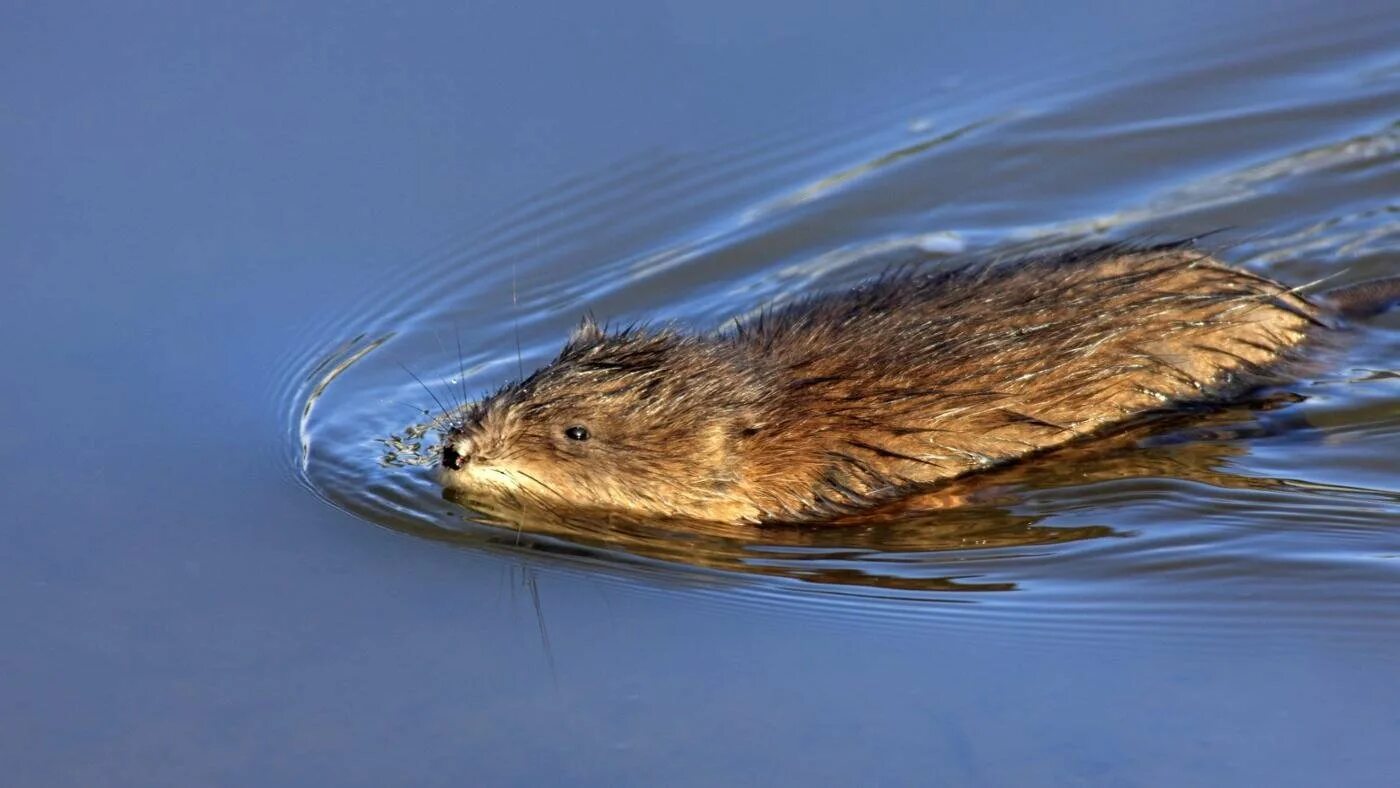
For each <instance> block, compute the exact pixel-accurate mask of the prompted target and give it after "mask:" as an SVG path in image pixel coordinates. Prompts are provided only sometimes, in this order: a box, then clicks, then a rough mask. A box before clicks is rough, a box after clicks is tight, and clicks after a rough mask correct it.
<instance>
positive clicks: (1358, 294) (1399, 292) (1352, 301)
mask: <svg viewBox="0 0 1400 788" xmlns="http://www.w3.org/2000/svg"><path fill="white" fill-rule="evenodd" d="M1322 297H1323V298H1324V299H1326V300H1327V302H1328V303H1330V304H1331V305H1332V306H1333V307H1335V308H1336V309H1337V311H1338V312H1340V313H1342V314H1343V315H1345V316H1346V317H1349V318H1354V319H1360V318H1367V317H1372V316H1375V315H1379V314H1380V313H1382V312H1385V311H1386V310H1388V309H1390V308H1391V307H1393V306H1395V305H1396V304H1400V276H1390V277H1386V278H1384V279H1368V280H1366V281H1365V282H1357V283H1356V284H1354V285H1346V286H1344V287H1339V288H1337V289H1335V290H1329V291H1327V292H1326V293H1324V294H1323V296H1322Z"/></svg>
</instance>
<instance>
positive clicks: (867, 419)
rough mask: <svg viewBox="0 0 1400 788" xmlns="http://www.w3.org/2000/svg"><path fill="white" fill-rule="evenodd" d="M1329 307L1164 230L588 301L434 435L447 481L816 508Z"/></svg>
mask: <svg viewBox="0 0 1400 788" xmlns="http://www.w3.org/2000/svg"><path fill="white" fill-rule="evenodd" d="M1327 314H1328V313H1327V312H1326V311H1325V310H1323V309H1322V308H1320V307H1318V306H1317V305H1315V304H1313V303H1312V302H1310V301H1308V300H1307V299H1305V298H1303V297H1301V296H1300V295H1298V294H1297V293H1295V292H1293V291H1292V290H1290V289H1289V288H1286V287H1284V286H1282V285H1280V284H1278V283H1275V282H1272V281H1270V280H1268V279H1265V278H1262V277H1259V276H1256V275H1254V274H1251V273H1248V272H1244V271H1240V270H1237V269H1233V268H1229V267H1226V266H1223V265H1221V264H1219V263H1217V262H1215V261H1214V260H1212V259H1211V258H1210V257H1209V256H1208V255H1207V254H1205V253H1203V252H1200V251H1197V250H1195V249H1193V248H1190V247H1189V246H1186V245H1169V246H1161V247H1155V248H1132V247H1123V246H1111V247H1100V248H1095V249H1089V250H1080V251H1076V252H1071V253H1068V254H1058V255H1054V256H1049V257H1042V258H1036V259H1030V260H1020V261H1015V262H1004V263H974V264H970V265H965V266H962V267H959V268H956V269H954V270H949V271H944V272H937V273H919V272H910V271H905V272H894V273H890V274H887V275H885V276H883V277H880V278H878V279H876V280H873V281H871V282H868V283H866V284H863V285H861V286H859V287H857V288H855V289H853V290H850V291H846V292H842V293H833V294H828V295H820V296H816V297H813V298H809V299H806V300H803V301H801V302H798V303H795V304H791V305H788V306H784V307H781V308H778V309H774V310H771V311H766V312H763V313H761V314H759V315H758V316H756V317H754V318H751V319H748V320H744V321H738V322H735V323H732V324H730V326H729V327H728V328H726V329H723V330H720V331H718V332H715V333H711V334H706V335H689V334H684V333H681V332H679V331H676V330H674V329H661V330H651V329H645V328H632V329H628V330H623V331H618V332H614V333H608V332H606V331H604V330H603V329H601V328H599V327H598V326H597V325H596V324H594V323H592V322H591V321H587V322H585V324H584V325H583V326H582V327H581V328H580V329H579V330H578V331H577V332H576V333H575V335H574V336H573V337H572V338H571V340H570V342H569V343H568V345H567V346H566V347H565V348H564V350H563V351H562V352H561V353H560V355H559V357H558V358H557V359H556V360H555V361H554V362H552V363H551V364H550V365H548V366H546V367H544V368H543V369H541V370H539V371H537V372H535V373H534V374H533V375H531V376H529V377H528V378H526V379H525V380H524V381H522V382H520V383H518V384H512V385H508V386H506V387H505V388H503V389H501V390H500V391H499V392H497V393H496V394H494V395H493V396H491V397H488V398H486V399H485V400H483V401H482V402H479V403H477V404H475V405H473V406H471V407H470V408H468V409H467V410H466V411H465V412H464V414H463V418H462V421H461V423H460V424H459V425H457V426H456V427H455V428H454V429H453V430H452V432H451V434H450V435H449V436H448V443H449V445H451V446H452V447H455V450H456V451H459V452H460V454H461V455H462V456H463V457H467V458H469V461H467V462H466V463H465V465H464V467H463V468H462V469H450V468H444V469H443V474H442V479H443V483H444V485H445V486H447V487H449V488H454V489H464V490H469V491H470V492H471V493H472V494H474V495H477V494H479V495H486V496H500V497H504V498H509V499H511V500H516V501H522V502H531V503H536V504H540V505H544V506H550V507H555V506H568V505H571V504H577V505H587V506H598V507H604V508H613V509H617V510H622V511H627V512H630V513H634V514H635V513H642V514H648V515H654V516H681V517H692V518H699V519H708V520H717V521H728V522H817V521H822V520H827V519H831V518H833V517H837V516H840V515H843V514H849V513H851V512H853V511H858V510H861V509H864V508H867V507H869V506H872V505H875V504H879V503H881V502H885V501H889V500H891V499H894V498H898V497H900V496H904V495H907V494H909V493H910V492H913V491H916V490H921V489H927V488H929V487H930V486H933V485H936V484H938V483H940V482H944V481H946V480H948V479H952V478H956V477H959V476H964V475H966V474H969V473H972V472H975V471H979V470H983V469H987V468H991V467H994V466H998V465H1002V464H1005V463H1007V462H1010V461H1014V460H1017V459H1020V458H1024V457H1026V456H1027V455H1030V454H1034V453H1038V452H1042V451H1045V450H1048V449H1052V448H1055V447H1057V446H1061V445H1063V444H1066V443H1068V442H1070V441H1074V440H1077V439H1080V438H1083V437H1085V436H1089V435H1095V434H1098V433H1102V432H1105V431H1108V430H1111V429H1114V428H1116V427H1121V426H1122V425H1124V424H1128V423H1131V422H1133V421H1134V420H1137V419H1140V418H1142V417H1143V416H1144V415H1147V414H1151V413H1154V412H1160V411H1163V410H1170V409H1172V408H1174V407H1177V406H1180V405H1182V404H1185V403H1195V402H1210V401H1224V400H1228V399H1232V398H1237V397H1239V396H1241V395H1242V394H1244V393H1245V392H1247V391H1249V390H1251V389H1254V388H1256V387H1258V386H1260V385H1265V384H1269V383H1275V382H1278V381H1280V380H1282V379H1283V378H1284V377H1285V376H1286V375H1287V372H1288V368H1289V366H1290V362H1291V361H1292V360H1294V359H1296V358H1297V356H1298V352H1297V351H1298V350H1299V348H1300V347H1301V346H1302V345H1303V344H1304V343H1305V342H1306V341H1307V340H1308V339H1309V337H1311V336H1315V335H1317V334H1319V333H1320V329H1324V328H1326V326H1327V323H1328V318H1327ZM574 425H582V426H586V427H587V428H588V430H589V431H590V433H591V435H592V437H591V438H590V439H589V440H587V441H582V442H580V441H572V440H570V439H568V438H567V437H565V436H564V434H563V431H564V430H565V429H567V428H568V427H570V426H574Z"/></svg>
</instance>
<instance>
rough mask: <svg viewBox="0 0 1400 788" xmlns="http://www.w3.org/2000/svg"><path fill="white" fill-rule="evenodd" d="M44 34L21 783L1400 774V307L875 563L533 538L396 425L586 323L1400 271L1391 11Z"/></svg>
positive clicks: (23, 600)
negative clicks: (1198, 247)
mask: <svg viewBox="0 0 1400 788" xmlns="http://www.w3.org/2000/svg"><path fill="white" fill-rule="evenodd" d="M5 19H6V23H5V24H4V25H0V30H3V31H4V32H3V33H0V51H3V52H4V53H5V54H4V55H0V58H3V60H0V62H2V63H3V64H4V67H3V68H0V96H3V97H4V104H5V105H6V106H7V107H9V108H10V112H8V113H6V117H5V118H4V119H3V120H0V141H3V145H4V149H5V150H6V151H7V152H8V153H9V155H8V156H6V157H5V161H4V163H3V165H0V166H3V168H4V169H3V173H4V179H3V183H4V184H5V185H4V187H3V188H0V200H3V203H4V204H3V208H4V214H5V215H6V216H7V217H9V220H8V221H7V222H6V223H5V228H6V229H5V232H3V233H0V250H3V252H4V256H5V259H7V260H10V261H11V264H10V265H9V266H8V268H7V269H6V270H7V271H9V273H10V279H11V281H10V286H9V287H8V288H6V289H5V291H4V295H3V296H0V298H3V300H4V301H3V303H4V307H5V308H4V310H3V314H5V315H6V318H7V323H6V325H7V327H8V329H9V330H7V331H6V337H7V350H8V357H9V358H10V361H11V369H12V374H11V375H9V376H7V377H6V380H5V383H4V385H3V386H0V392H2V393H0V402H3V403H4V405H5V412H6V415H7V418H8V421H7V425H8V426H9V427H10V434H11V436H12V438H11V441H10V442H9V444H8V448H7V449H6V450H5V451H4V453H3V454H0V458H2V459H0V462H3V463H4V469H5V471H6V472H7V479H8V482H7V484H5V485H4V486H3V487H0V501H3V502H4V503H5V505H6V510H7V511H8V512H10V515H11V516H10V517H9V518H8V522H9V527H8V528H6V529H5V532H4V533H5V540H6V549H5V550H3V551H0V570H3V576H4V577H5V578H6V582H5V587H6V589H7V592H8V593H6V594H5V597H4V598H5V599H6V602H5V603H4V604H3V605H0V623H3V624H4V625H5V630H6V632H7V633H10V637H8V638H7V639H6V641H7V642H6V645H5V647H4V648H2V649H0V660H3V666H4V669H5V673H6V675H7V681H6V682H4V683H3V685H0V701H3V703H4V708H5V709H6V713H5V714H4V715H3V717H0V720H3V725H4V727H3V729H0V741H3V742H4V744H3V745H0V762H3V763H5V764H6V769H7V772H8V775H9V780H10V781H12V782H14V783H15V784H23V785H70V784H71V785H92V784H116V785H157V784H159V785H186V784H230V785H241V784H249V783H254V784H269V785H277V784H304V783H307V782H314V783H318V784H321V783H324V784H366V785H378V784H384V783H386V782H389V783H403V782H409V783H414V784H438V783H440V784H452V785H459V784H463V783H464V782H473V783H476V782H486V783H493V784H500V783H507V784H514V783H538V782H542V781H543V782H559V781H561V780H568V781H572V782H580V783H586V784H618V783H626V784H656V783H663V782H664V783H667V784H671V783H683V784H684V783H694V784H714V783H718V782H739V783H773V782H797V781H811V782H817V783H831V784H838V783H851V782H856V781H860V782H869V781H885V782H892V783H909V782H915V781H917V782H920V783H925V782H937V783H951V784H974V785H975V784H988V785H1001V784H1008V783H1027V784H1067V783H1068V784H1076V783H1090V784H1101V783H1112V784H1142V785H1159V784H1180V783H1206V784H1221V783H1240V782H1244V783H1248V784H1259V783H1274V784H1298V785H1305V784H1318V783H1323V782H1326V783H1332V782H1347V783H1352V784H1375V785H1382V784H1389V783H1391V782H1392V781H1393V773H1394V767H1395V765H1394V761H1393V759H1392V758H1391V757H1390V756H1389V752H1390V749H1391V748H1392V745H1393V742H1394V741H1395V740H1396V738H1397V736H1400V714H1397V712H1396V711H1395V710H1396V709H1397V708H1400V682H1397V678H1396V677H1397V675H1400V673H1397V665H1396V659H1395V656H1394V655H1395V654H1396V653H1397V651H1396V647H1397V645H1400V637H1397V635H1400V626H1398V625H1400V620H1397V619H1398V618H1400V616H1397V611H1400V592H1397V588H1400V585H1397V580H1400V575H1398V574H1397V563H1396V562H1397V560H1398V559H1400V485H1397V479H1400V476H1397V472H1396V470H1395V464H1394V459H1393V458H1394V457H1396V456H1400V377H1397V374H1396V370H1397V369H1400V316H1397V315H1396V314H1391V315H1388V316H1385V317H1383V318H1380V319H1378V320H1376V321H1374V322H1372V323H1369V324H1367V325H1365V326H1361V327H1358V329H1357V330H1356V332H1355V333H1354V336H1352V337H1351V338H1350V341H1349V342H1348V343H1347V344H1346V346H1345V347H1344V348H1343V349H1342V350H1341V351H1339V352H1338V353H1337V354H1336V355H1335V357H1331V358H1329V359H1327V363H1326V364H1325V365H1323V367H1322V368H1320V369H1319V370H1318V371H1317V372H1316V373H1315V374H1313V375H1311V376H1310V377H1308V378H1307V379H1304V380H1301V381H1299V382H1298V383H1297V384H1295V385H1293V386H1290V387H1288V388H1287V389H1286V390H1284V391H1280V392H1275V396H1274V397H1272V398H1271V399H1270V400H1269V401H1268V403H1265V404H1258V405H1255V406H1252V407H1240V408H1235V409H1230V410H1227V411H1225V412H1222V413H1217V414H1213V415H1211V416H1209V417H1208V418H1204V419H1202V420H1199V421H1194V422H1190V423H1181V424H1178V425H1175V426H1173V427H1172V428H1171V429H1170V430H1167V431H1166V432H1164V433H1162V434H1158V435H1154V436H1152V437H1150V438H1145V439H1143V440H1141V441H1139V442H1138V443H1137V444H1136V445H1135V446H1133V447H1130V448H1128V449H1126V450H1123V451H1114V452H1103V453H1092V452H1091V453H1088V454H1085V455H1082V456H1075V457H1074V458H1073V461H1070V460H1069V459H1062V460H1060V461H1055V462H1049V463H1043V464H1041V465H1039V466H1037V467H1035V468H1031V469H1027V470H1026V471H1024V472H1017V473H1013V474H1010V475H1007V476H1006V477H1004V478H1000V479H998V480H997V483H996V487H995V489H994V494H991V495H988V496H986V497H985V498H984V499H982V500H979V502H978V503H977V504H976V505H974V506H969V507H965V508H963V509H958V510H948V511H946V512H941V513H937V514H935V515H933V516H929V517H926V518H919V519H917V520H914V519H910V520H906V521H900V522H892V523H883V524H877V525H872V526H870V527H865V528H861V529H850V530H843V531H841V532H810V531H808V532H797V533H784V534H777V535H760V536H758V537H755V536H754V535H753V534H736V533H727V532H719V533H708V534H674V533H665V532H660V533H658V532H657V531H654V530H649V529H646V528H641V529H635V528H634V529H632V530H630V531H629V530H627V529H619V528H617V527H615V526H610V525H609V524H606V523H576V524H572V525H571V527H570V530H568V531H567V532H554V533H540V532H537V530H538V529H528V528H527V529H523V530H520V531H517V530H516V529H515V528H513V527H509V526H508V527H501V526H499V525H492V524H490V523H483V522H480V520H481V519H482V518H479V517H476V516H474V515H472V513H470V512H468V511H466V510H463V509H461V508H460V507H457V506H455V505H453V504H452V503H450V502H448V501H444V500H442V498H441V497H440V496H439V495H438V492H437V490H436V488H435V486H434V485H433V484H432V482H431V479H430V477H429V474H428V470H427V469H426V468H422V467H418V466H415V465H412V464H411V463H407V462H405V461H406V460H411V459H412V458H413V455H414V449H413V447H407V446H400V447H399V449H400V450H398V451H395V450H393V448H392V447H386V445H385V444H384V443H383V442H382V441H383V439H385V438H388V437H389V436H393V435H397V436H400V437H404V436H405V435H406V431H407V429H408V428H410V427H411V426H412V425H415V424H422V423H424V422H425V421H426V420H427V419H428V418H431V415H432V411H433V410H434V409H436V408H437V405H435V404H434V403H433V402H432V400H431V398H429V397H428V395H426V394H425V393H424V392H423V390H422V389H421V388H420V387H419V386H418V384H417V383H416V382H414V381H413V380H412V379H411V378H410V377H409V376H408V375H407V374H406V373H405V371H404V369H403V366H407V367H409V368H411V369H412V370H414V372H415V373H417V374H418V375H420V376H421V377H422V378H423V379H424V380H425V381H427V382H428V383H429V384H430V385H432V386H433V387H435V389H436V393H437V395H438V396H439V397H442V398H447V397H460V396H463V394H464V393H465V395H466V396H474V395H476V394H478V393H480V392H481V391H483V390H487V389H490V388H494V387H495V386H497V385H499V384H500V383H502V382H504V381H506V380H509V379H511V378H513V377H515V376H516V375H518V374H519V371H520V370H521V369H524V370H526V371H528V370H529V369H532V368H534V367H536V366H538V365H540V364H542V363H545V362H547V361H548V359H549V358H551V357H552V355H553V353H555V352H557V350H558V347H559V345H560V344H561V342H562V340H563V338H564V336H565V335H566V333H567V331H568V330H569V328H570V327H571V326H572V325H574V324H575V322H576V321H577V320H578V318H579V315H580V314H581V313H583V312H584V311H585V310H591V311H593V312H594V313H595V314H597V315H599V316H602V317H609V318H613V319H617V320H622V321H628V320H635V319H651V320H659V321H677V322H679V323H682V324H684V325H688V326H693V327H696V328H700V329H707V328H711V327H714V326H716V325H718V324H719V323H720V322H722V321H723V320H725V319H727V318H729V317H732V316H734V315H736V314H743V313H745V312H746V311H748V310H751V309H754V308H757V307H758V306H760V305H763V304H771V303H780V302H782V301H783V300H785V299H790V298H793V297H796V296H799V295H801V294H803V293H807V292H810V291H811V290H813V289H816V288H832V287H841V286H844V285H847V284H850V283H852V282H855V281H858V280H859V279H861V278H863V277H865V276H868V275H870V274H871V273H872V272H876V271H878V270H880V269H881V268H882V267H883V266H886V265H889V264H890V263H892V262H901V261H907V260H912V259H917V260H920V261H923V262H924V263H925V264H927V265H934V266H936V265H940V264H944V263H946V262H948V261H950V260H953V259H955V258H957V257H958V256H962V255H976V254H993V255H1004V254H1014V253H1019V252H1021V251H1026V250H1035V249H1044V248H1051V247H1054V246H1057V245H1065V244H1073V243H1080V242H1086V241H1090V242H1092V241H1097V240H1103V239H1119V238H1125V237H1136V236H1143V235H1151V236H1155V237H1164V236H1165V237H1176V236H1184V235H1192V234H1196V233H1201V232H1207V231H1212V230H1219V229H1221V228H1231V229H1230V230H1229V231H1228V232H1226V233H1224V234H1222V235H1221V236H1219V238H1221V241H1220V244H1221V247H1220V248H1221V255H1222V256H1223V257H1224V258H1225V259H1228V260H1230V261H1231V262H1234V263H1237V264H1240V265H1243V266H1246V267H1248V268H1250V269H1251V270H1255V271H1258V272H1260V273H1263V274H1266V275H1269V276H1273V277H1276V278H1279V279H1281V280H1283V281H1288V282H1292V283H1298V284H1302V283H1305V282H1313V281H1315V280H1323V279H1326V280H1327V281H1328V282H1329V283H1332V282H1335V283H1344V282H1348V281H1355V280H1360V279H1365V278H1368V277H1374V276H1381V275H1387V274H1394V273H1397V272H1400V267H1397V260H1400V256H1397V252H1400V221H1397V215H1400V214H1397V211H1400V207H1398V206H1397V204H1396V196H1397V189H1396V184H1397V183H1400V177H1397V176H1400V173H1397V169H1398V168H1400V114H1397V111H1396V110H1397V108H1398V107H1400V49H1397V48H1396V47H1395V46H1394V41H1396V40H1400V39H1397V34H1400V17H1397V16H1396V15H1395V14H1394V12H1393V11H1391V10H1390V9H1389V8H1388V7H1387V6H1386V5H1385V4H1367V3H1363V4H1347V5H1346V7H1344V8H1335V9H1330V10H1328V9H1321V8H1318V7H1315V6H1313V5H1310V4H1301V3H1300V4H1287V3H1285V4H1284V5H1282V6H1280V5H1279V4H1263V3H1243V4H1236V5H1234V6H1233V7H1231V8H1229V9H1225V10H1221V9H1219V8H1215V7H1213V6H1209V5H1206V4H1192V3H1173V2H1153V3H1149V4H1135V5H1134V7H1133V8H1132V9H1131V11H1129V10H1123V11H1109V10H1106V9H1103V8H1098V7H1095V6H1092V5H1090V4H1074V5H1065V6H1059V7H1056V8H1053V9H1046V8H1041V7H1040V6H1039V5H1038V4H1028V5H1026V6H1024V7H1017V8H1009V7H999V8H996V9H986V10H970V9H954V8H930V7H926V6H925V5H924V4H915V3H909V4H897V5H896V6H894V7H889V8H886V9H884V10H883V11H882V12H879V13H876V12H873V11H871V10H869V9H868V8H866V7H865V6H864V5H858V4H851V5H849V6H837V7H830V8H827V9H825V10H820V11H818V10H815V9H812V8H809V7H808V6H807V5H805V4H798V5H793V4H788V3H781V2H780V3H774V4H764V5H762V6H754V5H753V4H724V3H721V4H670V5H661V6H658V5H655V4H641V3H639V4H623V5H621V6H618V5H613V6H610V7H609V8H608V9H606V13H604V10H603V9H596V8H595V9H590V8H575V7H574V6H561V7H560V8H557V9H553V10H552V11H551V12H550V13H548V14H543V15H542V14H541V12H539V11H526V10H519V9H514V8H508V7H494V6H474V7H470V8H466V9H456V8H453V9H448V8H432V7H403V8H398V9H395V10H394V11H393V12H392V13H391V12H387V11H381V12H370V11H368V10H352V9H347V8H342V7H340V6H338V5H327V6H325V7H321V8H313V7H311V6H305V5H303V6H297V7H296V8H289V9H285V10H278V9H269V8H257V7H248V8H243V7H239V8H233V7H230V8H225V9H220V10H212V9H209V8H202V9H184V8H181V7H176V6H171V7H168V8H146V9H143V10H141V11H139V12H138V11H136V10H131V9H128V10H125V11H116V10H93V9H69V8H65V7H63V6H45V7H44V8H30V9H25V10H22V11H21V10H11V11H7V12H6V13H5ZM517 349H518V350H517ZM449 392H450V393H449ZM444 403H446V399H445V400H444ZM425 437H426V441H424V442H423V446H420V447H419V448H420V449H421V448H425V447H426V445H427V444H430V443H431V442H432V441H431V437H432V436H431V434H429V435H427V436H425ZM415 441H416V439H414V438H412V436H408V442H409V443H412V442H415Z"/></svg>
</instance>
